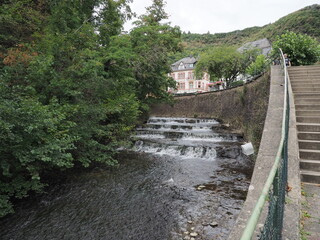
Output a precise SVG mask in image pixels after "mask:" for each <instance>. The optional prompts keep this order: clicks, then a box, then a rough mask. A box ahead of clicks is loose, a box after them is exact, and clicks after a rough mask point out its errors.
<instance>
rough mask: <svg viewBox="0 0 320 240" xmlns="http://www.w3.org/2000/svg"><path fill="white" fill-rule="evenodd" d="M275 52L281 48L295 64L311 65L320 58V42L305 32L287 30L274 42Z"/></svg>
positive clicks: (275, 53) (276, 53)
mask: <svg viewBox="0 0 320 240" xmlns="http://www.w3.org/2000/svg"><path fill="white" fill-rule="evenodd" d="M272 47H273V49H274V50H273V54H274V55H278V52H277V51H278V49H279V48H281V49H282V51H283V52H284V53H286V54H287V55H288V57H289V58H290V60H291V64H292V65H293V66H299V65H310V64H314V63H316V62H317V61H319V60H320V45H319V42H318V41H317V40H316V39H314V38H312V37H310V36H308V35H305V34H301V33H294V32H289V31H288V32H286V33H284V34H282V35H281V36H278V37H277V40H276V41H275V42H274V43H273V46H272Z"/></svg>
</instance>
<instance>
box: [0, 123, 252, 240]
mask: <svg viewBox="0 0 320 240" xmlns="http://www.w3.org/2000/svg"><path fill="white" fill-rule="evenodd" d="M133 139H134V141H135V145H134V147H133V148H132V149H126V150H122V151H121V153H120V154H119V155H118V156H117V158H118V161H119V166H118V167H115V168H110V167H94V168H90V169H87V170H82V171H79V172H77V174H72V175H70V176H68V177H67V178H66V180H65V181H63V182H62V183H60V184H57V185H55V186H52V187H50V188H49V189H48V191H47V192H46V193H45V194H42V195H41V196H40V197H38V198H31V199H29V200H23V201H21V202H19V203H18V204H17V207H16V213H15V214H12V215H10V216H7V217H5V218H3V219H0V232H1V237H0V239H2V240H24V239H25V240H38V239H39V240H52V239H57V240H58V239H59V240H60V239H72V240H73V239H81V240H82V239H83V240H87V239H94V240H95V239H106V240H127V239H133V240H178V239H179V240H182V239H186V240H188V239H192V237H193V236H194V239H196V240H198V239H203V240H212V239H214V240H218V239H226V238H227V236H228V233H229V232H230V230H231V228H232V226H233V225H234V224H235V220H236V218H237V216H238V214H239V212H240V210H241V206H242V204H243V202H244V200H245V198H246V194H247V189H248V186H249V184H250V178H251V174H252V170H253V167H252V166H253V163H252V162H251V160H250V159H249V158H248V157H247V156H245V155H244V154H242V152H241V144H243V139H242V137H241V136H239V135H238V134H234V133H231V132H230V131H229V130H228V129H225V128H223V127H222V126H221V124H220V123H219V122H217V121H216V120H213V119H193V118H157V117H152V118H150V119H149V120H148V122H147V123H146V124H144V125H142V126H139V127H138V128H137V130H136V134H135V135H134V136H133Z"/></svg>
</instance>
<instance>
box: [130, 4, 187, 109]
mask: <svg viewBox="0 0 320 240" xmlns="http://www.w3.org/2000/svg"><path fill="white" fill-rule="evenodd" d="M164 5H165V3H164V1H163V0H154V1H153V4H152V5H151V6H150V7H148V8H146V9H147V12H146V13H145V14H143V15H142V16H140V17H139V20H138V21H136V22H135V25H136V27H135V28H134V29H133V30H132V31H131V33H130V36H131V42H132V47H133V50H134V53H135V55H136V56H137V58H136V60H135V61H134V62H133V67H134V73H135V79H136V81H137V84H136V91H137V96H138V98H139V99H140V100H141V101H142V102H144V103H147V102H150V101H151V100H154V99H157V100H161V99H168V97H169V94H168V93H167V89H168V87H175V82H174V81H173V79H172V78H171V77H169V76H168V73H169V72H170V71H171V69H170V64H169V54H170V53H174V52H177V51H180V50H181V46H180V42H181V40H180V35H181V31H180V29H179V28H178V27H171V26H170V25H169V24H168V23H162V21H163V20H166V19H167V18H168V15H167V13H166V12H165V11H164Z"/></svg>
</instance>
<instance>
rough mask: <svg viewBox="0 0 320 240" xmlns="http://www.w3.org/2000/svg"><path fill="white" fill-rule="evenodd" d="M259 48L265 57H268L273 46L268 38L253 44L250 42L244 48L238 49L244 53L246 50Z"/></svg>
mask: <svg viewBox="0 0 320 240" xmlns="http://www.w3.org/2000/svg"><path fill="white" fill-rule="evenodd" d="M253 48H257V49H260V50H261V53H262V54H263V55H265V56H268V55H269V53H270V52H271V49H272V46H271V43H270V41H269V40H268V39H267V38H263V39H259V40H256V41H253V42H248V43H246V44H244V45H243V46H242V47H240V48H238V51H239V52H243V51H244V50H246V49H253Z"/></svg>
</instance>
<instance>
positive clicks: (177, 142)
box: [134, 117, 239, 160]
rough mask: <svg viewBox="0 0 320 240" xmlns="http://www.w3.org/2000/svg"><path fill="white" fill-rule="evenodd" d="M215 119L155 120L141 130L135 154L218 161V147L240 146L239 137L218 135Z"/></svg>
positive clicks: (217, 123) (158, 118)
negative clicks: (223, 145)
mask: <svg viewBox="0 0 320 240" xmlns="http://www.w3.org/2000/svg"><path fill="white" fill-rule="evenodd" d="M217 129H221V128H220V124H219V122H217V121H216V120H214V119H198V118H161V117H152V118H150V119H149V120H148V121H147V123H146V124H145V125H143V126H140V127H138V128H137V131H136V135H135V136H134V138H135V139H136V142H135V146H134V150H135V151H137V152H146V153H153V154H158V155H169V156H174V157H181V158H200V159H210V160H213V159H215V157H216V155H217V151H216V147H217V146H219V145H222V144H227V143H235V142H238V141H239V139H238V136H236V135H235V134H230V133H221V131H219V132H217V131H216V130H217Z"/></svg>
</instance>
